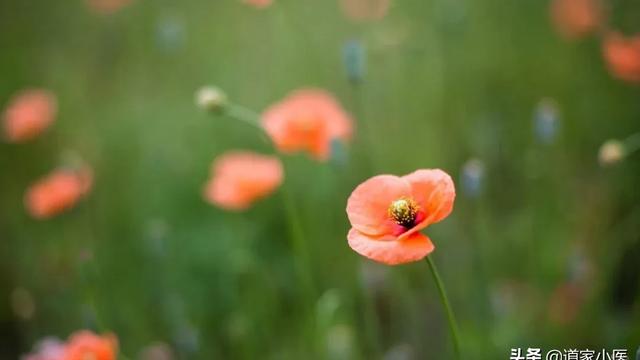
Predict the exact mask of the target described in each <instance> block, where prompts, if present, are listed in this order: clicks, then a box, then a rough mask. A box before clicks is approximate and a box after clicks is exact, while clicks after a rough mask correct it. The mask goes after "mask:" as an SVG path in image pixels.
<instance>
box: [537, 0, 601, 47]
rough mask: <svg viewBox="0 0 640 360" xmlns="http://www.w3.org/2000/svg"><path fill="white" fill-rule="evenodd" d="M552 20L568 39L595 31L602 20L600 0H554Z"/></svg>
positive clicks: (552, 3)
mask: <svg viewBox="0 0 640 360" xmlns="http://www.w3.org/2000/svg"><path fill="white" fill-rule="evenodd" d="M550 11H551V20H552V21H553V24H554V26H555V27H556V29H557V31H558V32H559V33H560V34H561V35H562V36H564V37H565V38H567V39H576V38H580V37H582V36H585V35H588V34H589V33H591V32H593V31H595V30H596V29H597V28H598V26H600V23H601V22H602V10H601V8H600V5H599V3H598V0H553V1H552V2H551V8H550Z"/></svg>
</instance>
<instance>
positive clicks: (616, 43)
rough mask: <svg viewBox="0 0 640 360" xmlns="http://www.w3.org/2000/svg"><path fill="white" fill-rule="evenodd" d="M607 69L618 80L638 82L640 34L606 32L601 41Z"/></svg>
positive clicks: (639, 74)
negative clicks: (628, 34) (629, 35)
mask: <svg viewBox="0 0 640 360" xmlns="http://www.w3.org/2000/svg"><path fill="white" fill-rule="evenodd" d="M602 46H603V52H604V58H605V60H606V61H607V64H608V66H609V71H610V72H611V73H612V74H613V76H615V77H617V78H618V79H620V80H624V81H628V82H632V83H640V35H636V36H633V37H625V36H623V35H622V34H619V33H615V32H614V33H610V34H608V35H607V36H606V37H605V39H604V42H603V45H602Z"/></svg>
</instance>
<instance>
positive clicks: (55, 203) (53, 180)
mask: <svg viewBox="0 0 640 360" xmlns="http://www.w3.org/2000/svg"><path fill="white" fill-rule="evenodd" d="M92 182H93V176H92V173H91V170H89V169H82V170H77V171H74V170H67V169H61V170H55V171H53V172H52V173H50V174H49V175H47V176H46V177H45V178H43V179H41V180H39V181H38V182H36V183H35V184H33V185H32V186H31V187H30V188H29V189H28V190H27V193H26V195H25V206H26V207H27V211H28V212H29V214H31V216H33V217H34V218H36V219H47V218H50V217H53V216H55V215H57V214H59V213H61V212H63V211H65V210H68V209H70V208H72V207H73V206H74V205H75V204H76V203H77V202H78V201H79V200H80V199H81V198H82V197H83V196H85V195H86V194H87V193H88V192H89V191H90V190H91V186H92Z"/></svg>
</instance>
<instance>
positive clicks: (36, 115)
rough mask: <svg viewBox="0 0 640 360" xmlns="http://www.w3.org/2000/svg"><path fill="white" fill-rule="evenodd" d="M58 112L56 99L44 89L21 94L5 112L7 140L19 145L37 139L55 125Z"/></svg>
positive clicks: (11, 102)
mask: <svg viewBox="0 0 640 360" xmlns="http://www.w3.org/2000/svg"><path fill="white" fill-rule="evenodd" d="M56 112H57V103H56V98H55V96H54V95H53V94H52V93H51V92H49V91H47V90H42V89H30V90H25V91H22V92H20V93H19V94H17V95H16V96H15V97H14V98H13V99H12V100H11V101H10V103H9V105H8V106H7V108H6V110H5V112H4V131H5V136H6V138H7V140H8V141H10V142H15V143H17V142H24V141H27V140H30V139H33V138H35V137H36V136H38V135H39V134H40V133H42V132H43V131H44V130H45V129H47V128H48V127H49V126H50V125H51V123H53V121H54V119H55V116H56Z"/></svg>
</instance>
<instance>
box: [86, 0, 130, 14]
mask: <svg viewBox="0 0 640 360" xmlns="http://www.w3.org/2000/svg"><path fill="white" fill-rule="evenodd" d="M131 1H132V0H86V2H87V5H88V6H89V8H90V9H91V10H92V11H94V12H95V13H98V14H102V15H111V14H113V13H115V12H116V11H118V10H120V9H122V8H123V7H125V6H127V5H129V3H131Z"/></svg>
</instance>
